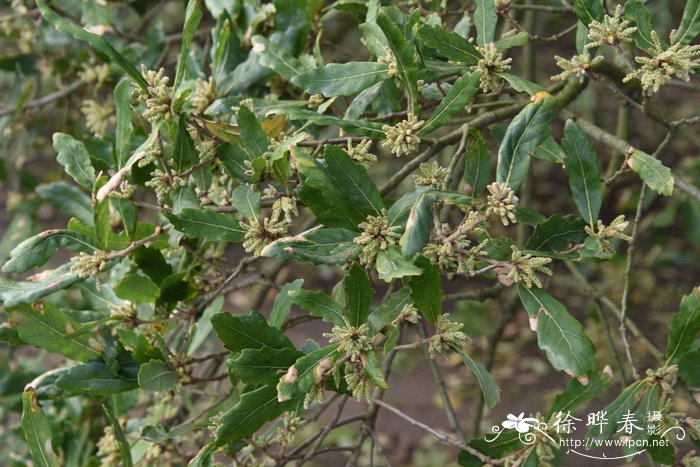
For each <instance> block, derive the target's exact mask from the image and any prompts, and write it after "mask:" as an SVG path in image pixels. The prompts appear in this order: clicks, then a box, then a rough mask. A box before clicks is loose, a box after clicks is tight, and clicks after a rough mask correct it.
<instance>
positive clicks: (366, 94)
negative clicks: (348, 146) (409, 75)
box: [343, 81, 384, 121]
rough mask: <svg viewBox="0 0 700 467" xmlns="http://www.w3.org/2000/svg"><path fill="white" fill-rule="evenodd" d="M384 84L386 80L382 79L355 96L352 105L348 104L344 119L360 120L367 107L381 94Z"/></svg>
mask: <svg viewBox="0 0 700 467" xmlns="http://www.w3.org/2000/svg"><path fill="white" fill-rule="evenodd" d="M383 86H384V82H383V81H380V82H379V83H377V84H375V85H374V86H370V87H368V88H367V89H365V90H364V91H362V92H360V93H359V94H358V95H357V96H355V98H354V99H353V100H352V102H351V103H350V105H348V108H347V109H345V117H344V118H343V120H351V121H352V120H358V119H359V118H360V117H361V116H362V114H363V113H364V112H365V110H366V109H367V107H369V105H370V104H371V103H372V102H373V101H374V100H375V99H377V97H378V96H379V95H380V93H381V90H382V87H383Z"/></svg>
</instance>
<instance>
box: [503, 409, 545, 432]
mask: <svg viewBox="0 0 700 467" xmlns="http://www.w3.org/2000/svg"><path fill="white" fill-rule="evenodd" d="M537 422H538V420H537V419H536V418H526V417H525V412H520V415H518V416H517V417H516V416H515V415H513V414H508V416H507V417H506V420H504V421H503V422H501V425H503V428H506V429H508V430H512V429H515V430H517V431H518V433H527V432H528V431H530V428H532V425H531V424H530V423H535V424H537Z"/></svg>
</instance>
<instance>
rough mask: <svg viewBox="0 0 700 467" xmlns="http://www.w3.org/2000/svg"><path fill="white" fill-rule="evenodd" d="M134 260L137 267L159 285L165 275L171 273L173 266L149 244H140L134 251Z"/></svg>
mask: <svg viewBox="0 0 700 467" xmlns="http://www.w3.org/2000/svg"><path fill="white" fill-rule="evenodd" d="M133 259H134V261H136V264H137V265H138V267H139V269H141V271H143V272H144V274H146V275H147V276H148V277H150V278H151V280H152V281H153V283H154V284H156V285H158V286H160V285H161V284H162V283H163V280H165V278H166V277H168V276H170V275H172V273H173V268H172V266H170V264H168V262H167V261H165V257H163V254H162V253H161V252H160V251H159V250H157V249H156V248H153V247H151V246H142V247H141V248H138V249H137V250H136V251H134V257H133Z"/></svg>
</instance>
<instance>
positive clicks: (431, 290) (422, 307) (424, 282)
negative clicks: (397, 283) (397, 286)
mask: <svg viewBox="0 0 700 467" xmlns="http://www.w3.org/2000/svg"><path fill="white" fill-rule="evenodd" d="M416 266H418V267H419V268H421V269H423V274H421V275H420V276H413V277H409V278H408V279H405V280H404V282H405V284H406V285H407V286H408V288H409V290H410V291H411V298H412V299H413V304H414V305H415V307H416V308H417V309H418V311H420V312H421V314H422V315H423V317H424V318H425V319H426V320H427V321H428V322H429V323H430V324H435V322H436V321H437V318H438V316H440V315H441V314H442V299H443V298H444V293H443V291H442V281H441V279H440V270H439V269H438V267H437V266H436V265H434V264H432V263H431V262H430V261H429V260H428V259H427V258H424V257H422V256H420V257H418V259H416Z"/></svg>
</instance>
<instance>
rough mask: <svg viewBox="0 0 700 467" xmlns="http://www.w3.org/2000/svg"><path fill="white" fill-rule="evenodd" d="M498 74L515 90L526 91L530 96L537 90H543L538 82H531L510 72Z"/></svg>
mask: <svg viewBox="0 0 700 467" xmlns="http://www.w3.org/2000/svg"><path fill="white" fill-rule="evenodd" d="M498 76H500V77H501V78H503V79H504V80H506V81H507V82H508V84H510V87H512V88H513V89H515V90H516V91H517V92H526V93H528V94H530V95H531V96H534V95H535V94H537V93H538V92H542V91H544V88H543V87H542V86H540V85H539V84H537V83H533V82H532V81H530V80H527V79H525V78H523V77H521V76H518V75H514V74H512V73H498Z"/></svg>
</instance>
